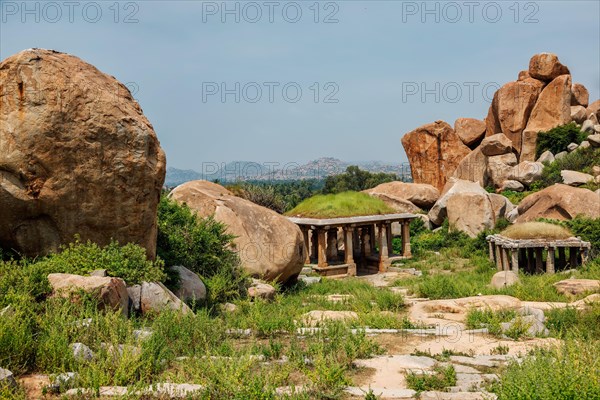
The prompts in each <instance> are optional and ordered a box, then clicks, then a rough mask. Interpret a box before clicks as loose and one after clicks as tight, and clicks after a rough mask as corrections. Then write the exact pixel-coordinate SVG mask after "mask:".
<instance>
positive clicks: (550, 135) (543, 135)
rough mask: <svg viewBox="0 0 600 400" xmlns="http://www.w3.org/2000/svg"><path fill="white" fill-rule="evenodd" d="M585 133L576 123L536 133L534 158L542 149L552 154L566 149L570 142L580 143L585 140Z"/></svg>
mask: <svg viewBox="0 0 600 400" xmlns="http://www.w3.org/2000/svg"><path fill="white" fill-rule="evenodd" d="M585 138H586V134H585V133H584V132H581V130H580V129H579V127H578V126H577V124H576V123H574V122H571V123H570V124H567V125H563V126H557V127H556V128H552V129H550V130H549V131H547V132H540V133H538V138H537V145H536V158H537V157H539V156H540V155H541V154H542V153H543V152H544V151H546V150H550V151H551V152H552V154H556V153H559V152H561V151H565V150H567V146H568V145H569V144H571V143H577V144H579V143H581V142H583V141H584V140H585Z"/></svg>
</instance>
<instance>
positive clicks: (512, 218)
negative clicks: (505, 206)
mask: <svg viewBox="0 0 600 400" xmlns="http://www.w3.org/2000/svg"><path fill="white" fill-rule="evenodd" d="M517 218H519V209H518V208H517V207H515V208H513V210H512V211H510V212H509V213H507V214H506V219H507V220H508V222H510V223H511V224H514V223H515V221H516V220H517Z"/></svg>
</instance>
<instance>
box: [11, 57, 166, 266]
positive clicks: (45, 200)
mask: <svg viewBox="0 0 600 400" xmlns="http://www.w3.org/2000/svg"><path fill="white" fill-rule="evenodd" d="M0 82H2V86H3V90H2V92H3V93H2V112H0V143H3V145H2V152H1V153H0V165H2V171H1V172H0V221H2V224H1V225H0V247H3V248H12V249H15V250H16V251H17V252H18V253H19V254H23V255H27V256H32V257H33V256H38V255H45V254H48V253H49V252H52V251H57V250H58V248H59V246H60V245H61V244H67V243H69V242H71V241H72V240H73V237H74V236H75V235H79V237H80V238H81V241H82V242H86V241H87V240H90V241H91V242H93V243H98V244H99V245H107V244H109V243H110V242H111V240H113V239H114V240H116V241H118V242H119V243H136V244H138V245H140V246H142V247H144V248H145V249H146V252H147V255H148V256H149V257H151V258H154V257H155V254H156V227H157V222H156V218H157V207H158V201H159V198H160V192H161V189H162V186H163V182H164V179H165V166H166V162H165V153H164V152H163V150H162V149H161V147H160V143H159V141H158V139H157V137H156V134H155V132H154V129H153V127H152V125H151V124H150V122H149V121H148V119H147V118H146V117H145V116H144V114H143V112H142V109H141V108H140V106H139V104H138V103H137V102H136V101H135V100H134V98H133V96H132V95H131V93H130V92H129V89H127V87H125V86H124V85H123V84H121V83H120V82H118V81H117V80H116V79H115V78H114V77H112V76H110V75H107V74H104V73H102V72H100V71H99V70H98V69H97V68H95V67H94V66H92V65H90V64H88V63H86V62H84V61H82V60H81V59H79V58H77V57H75V56H72V55H69V54H64V53H60V52H57V51H54V50H44V49H29V50H25V51H22V52H20V53H18V54H16V55H14V56H11V57H8V58H7V59H5V60H4V61H2V63H0Z"/></svg>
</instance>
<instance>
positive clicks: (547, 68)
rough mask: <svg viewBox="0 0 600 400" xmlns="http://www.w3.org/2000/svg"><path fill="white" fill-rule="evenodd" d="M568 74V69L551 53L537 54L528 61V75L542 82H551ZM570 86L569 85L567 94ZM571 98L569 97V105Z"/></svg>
mask: <svg viewBox="0 0 600 400" xmlns="http://www.w3.org/2000/svg"><path fill="white" fill-rule="evenodd" d="M564 74H570V72H569V68H567V67H566V66H564V65H562V64H561V63H560V61H559V60H558V56H557V55H556V54H553V53H539V54H536V55H534V56H533V57H531V60H529V75H531V77H532V78H535V79H539V80H542V81H551V80H553V79H555V78H557V77H558V76H560V75H564ZM570 92H571V84H570V83H569V93H570ZM570 101H571V98H570V96H569V103H570Z"/></svg>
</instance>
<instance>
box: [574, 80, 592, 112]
mask: <svg viewBox="0 0 600 400" xmlns="http://www.w3.org/2000/svg"><path fill="white" fill-rule="evenodd" d="M589 102H590V93H589V92H588V90H587V89H586V88H585V86H583V85H582V84H581V83H574V84H573V86H572V87H571V105H572V106H580V107H587V106H588V104H589Z"/></svg>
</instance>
